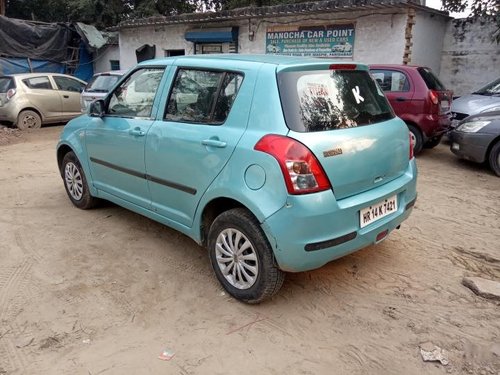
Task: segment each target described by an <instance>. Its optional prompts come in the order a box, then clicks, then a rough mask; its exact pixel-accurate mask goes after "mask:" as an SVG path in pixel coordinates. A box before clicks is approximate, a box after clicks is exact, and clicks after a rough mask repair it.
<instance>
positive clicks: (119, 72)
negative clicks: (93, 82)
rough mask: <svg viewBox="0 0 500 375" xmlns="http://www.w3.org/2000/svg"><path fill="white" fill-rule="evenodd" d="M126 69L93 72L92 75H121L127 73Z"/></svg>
mask: <svg viewBox="0 0 500 375" xmlns="http://www.w3.org/2000/svg"><path fill="white" fill-rule="evenodd" d="M127 71H128V70H126V69H124V70H109V71H107V72H99V73H95V74H94V77H95V76H102V75H111V76H122V75H124V74H125V73H127Z"/></svg>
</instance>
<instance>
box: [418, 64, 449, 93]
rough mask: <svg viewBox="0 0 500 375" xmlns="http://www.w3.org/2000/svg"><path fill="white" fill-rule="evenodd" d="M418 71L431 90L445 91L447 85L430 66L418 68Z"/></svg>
mask: <svg viewBox="0 0 500 375" xmlns="http://www.w3.org/2000/svg"><path fill="white" fill-rule="evenodd" d="M417 70H418V72H419V73H420V76H421V77H422V79H423V80H424V82H425V84H426V85H427V88H428V89H429V90H436V91H445V90H446V87H444V85H443V84H442V83H441V81H440V80H439V79H438V77H436V76H435V75H434V73H432V70H430V69H429V68H418V69H417Z"/></svg>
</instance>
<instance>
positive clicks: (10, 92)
mask: <svg viewBox="0 0 500 375" xmlns="http://www.w3.org/2000/svg"><path fill="white" fill-rule="evenodd" d="M14 95H16V89H10V90H9V91H7V100H10V99H11V98H12V97H13V96H14Z"/></svg>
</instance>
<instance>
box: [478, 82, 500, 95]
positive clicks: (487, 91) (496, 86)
mask: <svg viewBox="0 0 500 375" xmlns="http://www.w3.org/2000/svg"><path fill="white" fill-rule="evenodd" d="M474 94H479V95H488V96H493V95H495V96H497V95H500V78H499V79H497V80H496V81H493V82H491V83H489V84H488V85H486V86H484V87H483V88H482V89H479V90H477V91H476V92H475V93H474Z"/></svg>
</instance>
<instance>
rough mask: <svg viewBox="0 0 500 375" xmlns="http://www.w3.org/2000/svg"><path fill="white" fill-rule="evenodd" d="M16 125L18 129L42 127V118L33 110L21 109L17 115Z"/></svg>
mask: <svg viewBox="0 0 500 375" xmlns="http://www.w3.org/2000/svg"><path fill="white" fill-rule="evenodd" d="M16 126H17V128H18V129H19V130H28V129H39V128H41V127H42V118H41V117H40V115H39V114H38V113H36V112H35V111H31V110H26V111H22V112H21V113H19V115H18V116H17V122H16Z"/></svg>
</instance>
